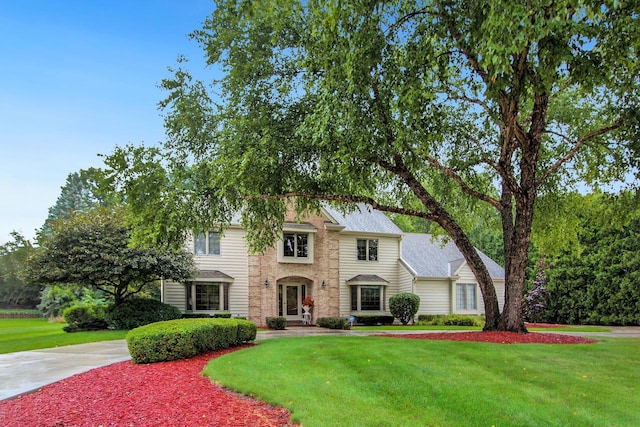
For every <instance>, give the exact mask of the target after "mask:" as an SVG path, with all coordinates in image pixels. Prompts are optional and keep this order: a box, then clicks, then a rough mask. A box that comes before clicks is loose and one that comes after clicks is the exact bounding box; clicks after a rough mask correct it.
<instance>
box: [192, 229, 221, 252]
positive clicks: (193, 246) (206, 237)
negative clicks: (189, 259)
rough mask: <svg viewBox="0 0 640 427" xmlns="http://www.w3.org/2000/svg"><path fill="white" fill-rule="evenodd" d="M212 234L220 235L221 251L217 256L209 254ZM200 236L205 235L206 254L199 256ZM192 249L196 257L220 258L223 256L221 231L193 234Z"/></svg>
mask: <svg viewBox="0 0 640 427" xmlns="http://www.w3.org/2000/svg"><path fill="white" fill-rule="evenodd" d="M210 233H217V234H218V248H219V251H218V253H217V254H211V253H209V251H210V248H209V241H210V237H209V236H210ZM200 235H204V253H202V254H199V253H196V240H197V239H198V236H200ZM192 249H193V254H194V255H196V256H220V255H221V254H222V236H221V234H220V232H219V231H217V230H210V231H207V232H206V233H194V234H193V245H192Z"/></svg>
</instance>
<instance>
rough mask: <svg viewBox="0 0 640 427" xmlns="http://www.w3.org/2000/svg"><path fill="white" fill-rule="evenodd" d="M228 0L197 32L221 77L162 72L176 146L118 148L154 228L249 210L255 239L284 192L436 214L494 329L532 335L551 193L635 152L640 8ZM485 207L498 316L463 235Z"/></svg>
mask: <svg viewBox="0 0 640 427" xmlns="http://www.w3.org/2000/svg"><path fill="white" fill-rule="evenodd" d="M215 3H216V8H215V11H214V12H213V14H212V15H211V16H210V17H209V18H208V19H207V20H206V21H205V23H204V26H203V28H202V29H201V30H199V31H196V32H195V33H194V34H193V37H194V38H195V39H196V40H197V41H198V42H199V43H200V44H201V45H202V46H203V48H204V49H205V51H206V55H207V59H208V63H209V64H211V65H213V66H215V67H219V68H220V69H221V70H222V71H223V75H222V77H221V78H220V79H215V80H214V84H213V85H212V86H209V85H208V84H206V83H205V82H202V81H198V80H194V79H193V78H192V76H191V75H190V73H189V70H188V64H187V63H182V64H181V65H179V67H178V68H176V69H175V70H174V72H175V73H174V77H173V78H171V79H167V80H165V81H164V82H163V83H162V86H163V87H164V88H165V89H166V90H167V91H168V97H167V99H166V100H165V101H164V102H162V103H161V107H163V108H165V111H166V112H167V114H166V130H167V136H168V141H167V143H166V145H165V147H164V148H163V149H152V150H144V149H141V148H132V147H129V148H125V149H118V150H116V152H115V153H113V155H112V156H111V158H110V159H108V164H109V166H110V167H111V168H113V170H114V171H116V172H117V173H116V174H114V178H115V179H116V181H117V183H118V184H120V185H121V186H122V187H123V188H124V189H126V190H127V191H129V199H128V203H130V206H131V208H132V212H133V214H134V217H135V218H137V221H138V222H139V224H141V225H145V226H146V227H145V228H144V230H146V231H144V233H145V237H146V238H151V239H158V238H168V239H180V238H182V237H183V235H184V233H185V231H186V230H188V229H190V228H199V229H204V228H207V227H209V226H210V225H211V223H212V222H218V223H221V224H222V225H224V224H225V223H228V222H229V220H230V218H231V215H232V213H233V212H235V211H238V210H241V211H242V215H243V220H244V223H245V225H246V226H247V228H248V230H249V235H248V239H249V242H250V243H251V244H252V246H253V247H254V248H260V247H264V246H266V245H269V244H271V243H272V242H273V241H274V240H275V239H276V237H277V233H278V230H279V228H280V227H281V224H282V221H283V213H284V211H285V209H286V207H287V204H288V203H290V200H291V199H290V198H291V197H293V198H295V205H296V208H297V210H298V211H299V212H302V211H304V210H305V209H310V208H317V207H318V205H319V200H327V201H331V202H335V203H346V205H345V209H349V208H350V207H353V203H355V202H366V203H370V204H371V205H373V206H374V207H376V208H378V209H381V210H383V211H387V212H392V213H398V214H404V215H409V216H416V217H421V218H424V219H428V220H430V221H432V222H434V223H436V224H438V225H439V226H440V227H441V229H442V230H443V231H444V232H445V233H446V234H448V235H449V236H450V237H451V238H452V239H453V241H454V242H455V244H456V245H457V247H458V248H459V249H460V251H461V253H462V254H463V256H464V257H465V259H466V261H467V263H468V265H469V266H470V268H471V269H472V270H473V272H474V274H475V276H476V278H477V280H478V283H479V285H480V288H481V291H482V294H483V301H484V307H485V310H486V325H485V329H486V330H495V329H500V330H510V331H518V332H524V331H526V329H525V326H524V322H523V317H522V302H523V292H524V286H525V267H526V264H527V253H528V249H529V244H530V240H531V230H532V224H533V217H534V215H533V212H534V207H535V204H536V199H537V197H538V195H540V194H545V193H553V192H556V191H561V190H562V189H565V188H572V187H574V186H575V185H577V184H578V183H586V184H587V185H591V184H599V183H603V182H607V181H609V180H612V179H621V178H622V177H623V176H624V174H625V173H627V172H628V171H629V167H630V165H632V166H633V165H636V164H637V159H638V158H637V156H636V154H635V152H634V151H633V150H634V149H635V148H637V145H638V135H637V133H638V130H639V126H638V111H639V109H638V100H639V99H640V97H639V96H638V95H639V94H638V75H639V71H640V68H639V67H638V49H639V48H640V30H639V28H640V25H638V10H637V3H636V2H633V1H624V0H619V1H590V0H571V1H568V0H560V1H553V2H551V1H548V0H532V1H528V2H504V1H495V0H479V1H472V2H469V1H466V0H443V1H440V0H424V1H419V0H398V1H391V2H390V1H376V0H366V1H365V0H352V1H338V0H322V1H319V0H304V1H302V0H262V1H259V2H258V1H244V0H219V1H216V2H215ZM118 180H119V181H118ZM480 204H484V205H487V206H490V207H491V208H493V209H495V210H496V211H497V213H498V214H499V216H500V222H501V226H502V235H503V247H504V253H505V270H506V293H505V305H504V309H503V310H502V312H500V307H499V306H498V299H497V297H496V292H495V288H494V285H493V282H492V280H491V277H490V275H489V273H488V271H487V268H486V267H485V265H484V264H483V263H482V261H481V259H480V257H479V255H478V253H477V252H476V250H475V249H474V247H473V245H472V243H471V242H470V239H469V236H468V227H469V224H470V222H469V218H470V217H472V216H473V215H474V214H475V212H476V211H477V209H478V206H479V205H480ZM472 222H473V221H472ZM141 230H143V229H141Z"/></svg>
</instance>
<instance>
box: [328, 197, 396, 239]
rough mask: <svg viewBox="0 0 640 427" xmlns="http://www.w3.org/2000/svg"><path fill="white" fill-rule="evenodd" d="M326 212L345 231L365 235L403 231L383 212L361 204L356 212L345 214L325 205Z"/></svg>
mask: <svg viewBox="0 0 640 427" xmlns="http://www.w3.org/2000/svg"><path fill="white" fill-rule="evenodd" d="M323 207H324V209H325V211H326V212H327V213H328V214H329V215H331V217H333V219H335V220H336V221H337V222H338V224H340V225H344V227H345V229H344V231H356V232H363V233H379V234H397V235H400V234H402V230H400V229H399V228H398V226H397V225H395V224H394V223H393V221H391V220H390V219H389V218H388V217H387V216H386V215H385V214H384V213H383V212H381V211H378V210H375V209H373V208H372V207H371V206H369V205H365V204H359V205H358V207H357V208H356V210H355V211H353V212H351V213H347V214H344V213H342V212H340V211H339V210H337V209H336V208H334V207H332V206H329V205H328V204H325V205H324V206H323Z"/></svg>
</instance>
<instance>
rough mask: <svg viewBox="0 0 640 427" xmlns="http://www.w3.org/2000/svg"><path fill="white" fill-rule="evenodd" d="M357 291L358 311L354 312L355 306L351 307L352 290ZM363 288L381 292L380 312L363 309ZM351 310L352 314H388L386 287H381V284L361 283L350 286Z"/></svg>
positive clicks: (350, 301)
mask: <svg viewBox="0 0 640 427" xmlns="http://www.w3.org/2000/svg"><path fill="white" fill-rule="evenodd" d="M354 288H355V289H356V301H357V302H356V310H353V306H352V305H351V303H352V300H351V292H352V290H351V289H354ZM362 288H378V290H379V291H380V307H379V308H378V310H363V309H362ZM349 308H350V311H351V312H352V313H361V314H377V313H386V311H385V309H386V285H381V284H380V283H359V284H352V285H350V289H349Z"/></svg>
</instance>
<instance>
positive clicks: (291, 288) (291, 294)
mask: <svg viewBox="0 0 640 427" xmlns="http://www.w3.org/2000/svg"><path fill="white" fill-rule="evenodd" d="M284 288H285V295H284V298H283V301H282V302H283V304H284V307H282V311H283V312H284V313H285V316H286V318H287V320H300V319H301V318H302V312H301V306H300V303H301V302H302V294H301V290H300V288H301V286H300V285H285V287H284Z"/></svg>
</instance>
